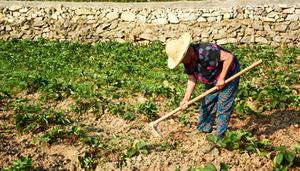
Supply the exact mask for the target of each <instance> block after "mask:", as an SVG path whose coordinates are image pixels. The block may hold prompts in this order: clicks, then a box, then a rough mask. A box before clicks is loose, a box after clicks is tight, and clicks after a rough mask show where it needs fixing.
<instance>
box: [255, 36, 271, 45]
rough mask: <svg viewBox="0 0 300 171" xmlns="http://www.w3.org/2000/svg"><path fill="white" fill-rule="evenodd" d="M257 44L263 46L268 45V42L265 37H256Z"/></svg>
mask: <svg viewBox="0 0 300 171" xmlns="http://www.w3.org/2000/svg"><path fill="white" fill-rule="evenodd" d="M255 42H256V43H261V44H268V40H267V39H266V38H264V37H256V38H255Z"/></svg>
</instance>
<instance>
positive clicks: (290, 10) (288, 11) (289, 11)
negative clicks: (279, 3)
mask: <svg viewBox="0 0 300 171" xmlns="http://www.w3.org/2000/svg"><path fill="white" fill-rule="evenodd" d="M294 11H295V8H294V7H293V8H288V9H285V10H283V11H282V13H283V14H293V13H294Z"/></svg>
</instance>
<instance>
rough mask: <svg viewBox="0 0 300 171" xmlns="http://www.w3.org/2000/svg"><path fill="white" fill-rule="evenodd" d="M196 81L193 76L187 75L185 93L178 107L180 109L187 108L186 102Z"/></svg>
mask: <svg viewBox="0 0 300 171" xmlns="http://www.w3.org/2000/svg"><path fill="white" fill-rule="evenodd" d="M196 82H197V80H196V78H195V76H194V75H189V78H188V83H187V87H186V91H185V95H184V97H183V99H182V101H181V103H180V107H181V109H182V110H184V109H186V108H187V102H188V101H189V100H190V98H191V95H192V94H193V91H194V89H195V86H196Z"/></svg>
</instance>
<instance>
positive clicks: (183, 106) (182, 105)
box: [180, 99, 188, 110]
mask: <svg viewBox="0 0 300 171" xmlns="http://www.w3.org/2000/svg"><path fill="white" fill-rule="evenodd" d="M187 107H188V101H187V100H185V99H183V100H182V101H181V102H180V108H181V110H185V109H186V108H187Z"/></svg>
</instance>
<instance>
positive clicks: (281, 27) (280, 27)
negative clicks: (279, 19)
mask: <svg viewBox="0 0 300 171" xmlns="http://www.w3.org/2000/svg"><path fill="white" fill-rule="evenodd" d="M286 29H287V25H285V24H280V25H276V26H275V31H279V32H285V31H286Z"/></svg>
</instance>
